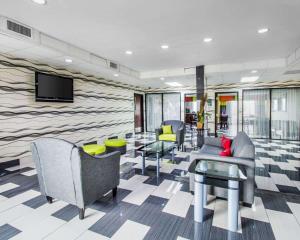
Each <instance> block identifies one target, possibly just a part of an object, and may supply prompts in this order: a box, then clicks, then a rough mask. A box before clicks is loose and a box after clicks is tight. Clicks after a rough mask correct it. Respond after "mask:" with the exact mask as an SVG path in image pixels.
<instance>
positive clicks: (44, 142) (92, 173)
mask: <svg viewBox="0 0 300 240" xmlns="http://www.w3.org/2000/svg"><path fill="white" fill-rule="evenodd" d="M31 151H32V157H33V160H34V163H35V166H36V170H37V174H38V181H39V185H40V191H41V194H42V195H44V196H45V197H46V198H47V201H48V202H49V203H52V198H56V199H59V200H62V201H65V202H67V203H69V204H72V205H75V206H77V207H78V208H79V218H80V219H83V218H84V209H85V207H86V206H87V205H89V204H92V203H93V202H95V201H96V200H97V199H99V198H100V197H101V196H103V195H104V194H106V193H107V192H109V191H110V190H113V194H112V195H113V196H116V193H117V186H118V185H119V182H120V152H113V153H109V154H104V155H100V156H91V155H89V154H87V153H85V152H84V151H83V149H82V148H79V147H77V146H76V145H74V144H72V143H70V142H67V141H64V140H61V139H55V138H40V139H37V140H35V141H34V142H33V143H32V144H31Z"/></svg>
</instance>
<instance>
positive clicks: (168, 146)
mask: <svg viewBox="0 0 300 240" xmlns="http://www.w3.org/2000/svg"><path fill="white" fill-rule="evenodd" d="M175 147H176V145H175V143H174V142H165V141H157V142H154V143H150V144H147V145H146V146H143V147H142V148H140V149H138V151H142V152H144V154H145V155H152V154H156V153H159V154H163V153H166V152H168V151H170V150H172V149H173V148H175Z"/></svg>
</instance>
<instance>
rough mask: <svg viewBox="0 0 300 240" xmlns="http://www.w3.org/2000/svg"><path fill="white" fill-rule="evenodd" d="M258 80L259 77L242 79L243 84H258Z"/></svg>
mask: <svg viewBox="0 0 300 240" xmlns="http://www.w3.org/2000/svg"><path fill="white" fill-rule="evenodd" d="M258 79H259V76H253V77H242V78H241V82H243V83H249V82H256V81H257V80H258Z"/></svg>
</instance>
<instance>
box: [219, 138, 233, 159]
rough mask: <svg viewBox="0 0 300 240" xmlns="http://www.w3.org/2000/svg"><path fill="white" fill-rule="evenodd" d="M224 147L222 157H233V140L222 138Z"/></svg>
mask: <svg viewBox="0 0 300 240" xmlns="http://www.w3.org/2000/svg"><path fill="white" fill-rule="evenodd" d="M221 143H222V147H223V148H224V150H223V151H221V152H220V154H219V155H220V156H223V157H231V149H230V147H231V139H229V138H227V137H225V136H224V135H223V136H222V138H221Z"/></svg>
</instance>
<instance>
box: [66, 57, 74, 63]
mask: <svg viewBox="0 0 300 240" xmlns="http://www.w3.org/2000/svg"><path fill="white" fill-rule="evenodd" d="M65 62H66V63H72V62H73V60H72V59H71V58H65Z"/></svg>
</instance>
